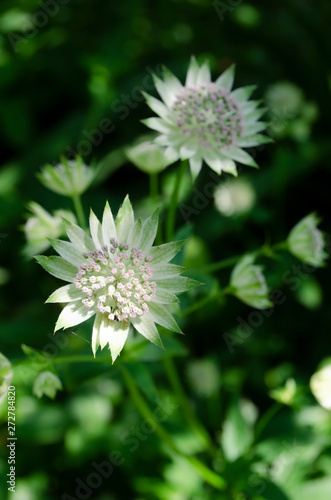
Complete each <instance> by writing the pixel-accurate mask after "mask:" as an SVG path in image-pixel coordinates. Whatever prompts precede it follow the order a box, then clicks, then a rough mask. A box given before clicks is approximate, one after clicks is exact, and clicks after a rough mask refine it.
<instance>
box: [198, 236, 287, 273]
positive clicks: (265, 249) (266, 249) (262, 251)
mask: <svg viewBox="0 0 331 500" xmlns="http://www.w3.org/2000/svg"><path fill="white" fill-rule="evenodd" d="M287 247H288V244H287V242H286V241H282V242H281V243H276V244H275V245H271V246H269V245H263V246H262V247H261V248H258V249H257V250H255V252H251V253H252V254H253V255H255V257H258V256H259V255H263V256H265V257H270V256H271V255H272V254H273V252H277V251H279V250H286V249H287ZM241 257H242V255H235V256H234V257H229V258H228V259H223V260H220V261H219V262H213V263H212V264H208V265H207V266H204V267H201V268H199V269H198V270H199V272H202V273H212V272H214V271H220V270H221V269H225V268H227V267H231V266H234V265H235V264H236V263H237V262H238V261H239V260H240V259H241Z"/></svg>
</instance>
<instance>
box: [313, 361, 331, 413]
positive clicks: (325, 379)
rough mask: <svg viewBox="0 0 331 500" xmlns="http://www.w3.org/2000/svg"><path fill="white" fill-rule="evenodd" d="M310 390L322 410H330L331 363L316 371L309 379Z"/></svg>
mask: <svg viewBox="0 0 331 500" xmlns="http://www.w3.org/2000/svg"><path fill="white" fill-rule="evenodd" d="M309 385H310V389H311V392H312V393H313V394H314V396H315V398H316V399H317V401H318V402H319V404H320V405H321V406H323V408H325V409H326V410H331V363H330V362H329V363H328V364H326V365H325V366H324V367H323V368H321V369H320V370H318V371H317V372H316V373H314V375H313V376H312V377H311V379H310V383H309Z"/></svg>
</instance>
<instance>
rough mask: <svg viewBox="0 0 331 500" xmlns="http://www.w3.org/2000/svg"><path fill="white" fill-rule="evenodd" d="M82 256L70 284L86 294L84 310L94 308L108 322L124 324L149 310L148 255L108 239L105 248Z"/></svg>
mask: <svg viewBox="0 0 331 500" xmlns="http://www.w3.org/2000/svg"><path fill="white" fill-rule="evenodd" d="M110 254H112V257H111V258H110ZM83 257H84V258H85V259H86V262H84V263H83V264H81V265H80V266H79V269H78V273H77V275H76V277H75V279H74V283H75V286H76V288H79V289H81V291H82V292H83V293H84V294H86V297H85V298H83V299H82V303H83V304H84V305H85V306H86V307H87V308H88V309H90V308H92V307H94V308H95V307H96V308H97V309H98V310H99V311H100V312H101V313H102V314H106V315H107V317H108V319H110V320H112V321H114V320H115V321H127V320H128V318H135V317H136V316H141V315H143V314H144V313H146V312H148V311H149V308H148V305H147V303H148V302H150V301H152V300H153V299H154V298H155V292H156V283H155V281H151V279H152V278H153V271H154V270H155V269H154V268H153V267H152V266H151V265H150V261H151V259H152V257H151V256H150V255H147V256H144V254H143V252H142V251H141V250H138V249H137V248H136V247H133V248H132V249H131V250H130V251H129V246H128V245H127V244H125V243H119V242H117V241H116V240H115V238H112V239H111V240H110V245H109V246H107V245H105V246H103V247H102V250H94V251H93V252H87V253H84V254H83Z"/></svg>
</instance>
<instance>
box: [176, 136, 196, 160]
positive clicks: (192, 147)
mask: <svg viewBox="0 0 331 500" xmlns="http://www.w3.org/2000/svg"><path fill="white" fill-rule="evenodd" d="M198 149H199V144H198V142H197V140H196V139H195V138H193V137H192V138H190V139H188V140H186V141H185V143H184V144H183V145H182V147H181V148H180V157H181V160H187V159H188V158H191V157H192V156H193V155H194V154H196V152H197V150H198Z"/></svg>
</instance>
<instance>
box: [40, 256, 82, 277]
mask: <svg viewBox="0 0 331 500" xmlns="http://www.w3.org/2000/svg"><path fill="white" fill-rule="evenodd" d="M35 259H36V261H37V262H38V263H39V264H40V265H41V266H42V267H43V268H44V269H45V270H46V271H47V272H48V273H49V274H51V275H52V276H55V278H59V279H60V280H63V281H69V282H71V281H74V278H75V277H76V275H77V273H78V268H77V267H75V266H74V265H72V264H70V262H67V261H66V260H64V259H62V257H57V256H54V257H53V256H52V257H45V256H44V255H37V257H35Z"/></svg>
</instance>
